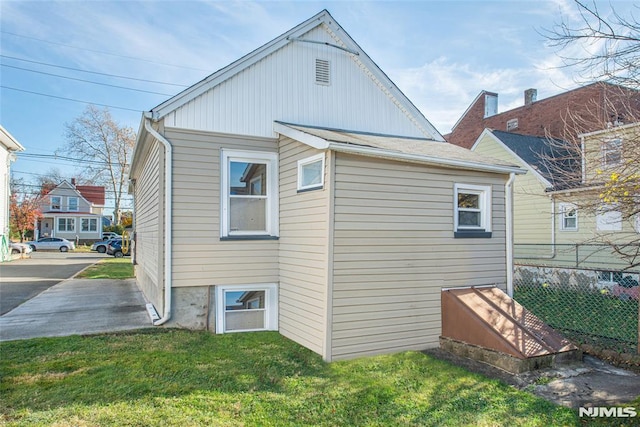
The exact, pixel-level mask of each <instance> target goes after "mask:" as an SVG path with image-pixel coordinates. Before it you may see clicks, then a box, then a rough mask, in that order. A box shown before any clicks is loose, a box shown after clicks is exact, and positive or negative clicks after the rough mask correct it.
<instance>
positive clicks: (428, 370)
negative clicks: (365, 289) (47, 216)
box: [0, 329, 579, 426]
mask: <svg viewBox="0 0 640 427" xmlns="http://www.w3.org/2000/svg"><path fill="white" fill-rule="evenodd" d="M0 354H1V355H2V357H1V361H0V378H1V379H0V396H1V398H0V414H1V415H0V424H2V425H7V426H14V425H15V426H23V425H24V426H40V425H42V426H45V425H46V426H50V425H55V426H123V425H127V426H307V425H315V426H464V425H469V426H563V425H579V419H578V417H577V415H576V413H575V412H574V411H572V410H570V409H567V408H563V407H559V406H555V405H553V404H551V403H548V402H546V401H544V400H542V399H539V398H536V397H534V396H533V395H531V394H528V393H525V392H520V391H517V390H516V389H514V388H511V387H509V386H507V385H505V384H503V383H500V382H497V381H495V380H490V379H487V378H485V377H482V376H479V375H476V374H471V373H469V372H467V371H465V370H463V369H461V368H458V367H456V366H453V365H450V364H448V363H447V362H443V361H440V360H437V359H434V358H432V357H430V356H427V355H424V354H422V353H419V352H405V353H399V354H394V355H388V356H378V357H368V358H361V359H357V360H352V361H342V362H334V363H330V364H327V363H324V362H323V361H322V360H321V358H320V357H319V356H318V355H316V354H314V353H312V352H311V351H309V350H307V349H305V348H303V347H300V346H299V345H297V344H295V343H293V342H292V341H290V340H288V339H286V338H283V337H282V336H280V335H279V334H278V333H275V332H258V333H243V334H226V335H214V334H211V333H208V332H193V331H185V330H171V329H154V330H146V331H140V332H136V333H127V334H110V335H100V336H92V337H79V336H75V337H66V338H41V339H32V340H25V341H15V342H4V343H0Z"/></svg>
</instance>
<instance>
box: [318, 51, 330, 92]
mask: <svg viewBox="0 0 640 427" xmlns="http://www.w3.org/2000/svg"><path fill="white" fill-rule="evenodd" d="M330 65H331V64H330V62H329V61H328V60H326V59H319V58H316V84H319V85H324V86H329V84H331V67H330Z"/></svg>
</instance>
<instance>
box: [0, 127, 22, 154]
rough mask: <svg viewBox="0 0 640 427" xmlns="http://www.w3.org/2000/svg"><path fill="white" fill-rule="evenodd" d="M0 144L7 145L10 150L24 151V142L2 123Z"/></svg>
mask: <svg viewBox="0 0 640 427" xmlns="http://www.w3.org/2000/svg"><path fill="white" fill-rule="evenodd" d="M0 144H2V145H4V146H5V147H7V150H8V151H24V147H23V146H22V144H20V143H19V142H18V140H17V139H15V138H14V137H13V135H11V134H10V133H9V131H7V130H6V129H5V128H4V127H3V126H2V125H0Z"/></svg>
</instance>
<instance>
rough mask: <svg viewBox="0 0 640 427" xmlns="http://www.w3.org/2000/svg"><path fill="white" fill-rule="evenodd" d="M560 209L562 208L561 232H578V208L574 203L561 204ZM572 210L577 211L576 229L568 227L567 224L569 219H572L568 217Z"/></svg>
mask: <svg viewBox="0 0 640 427" xmlns="http://www.w3.org/2000/svg"><path fill="white" fill-rule="evenodd" d="M559 208H560V230H561V231H578V228H579V213H578V207H577V206H576V205H574V204H573V203H560V206H559ZM571 210H573V211H575V219H576V225H575V227H567V226H566V222H565V220H566V219H567V218H570V217H568V216H567V212H568V211H571Z"/></svg>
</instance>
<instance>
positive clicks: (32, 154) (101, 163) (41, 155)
mask: <svg viewBox="0 0 640 427" xmlns="http://www.w3.org/2000/svg"><path fill="white" fill-rule="evenodd" d="M16 154H17V155H18V157H36V158H44V159H60V160H67V161H70V162H79V163H93V164H97V165H105V166H106V165H119V163H117V162H115V163H109V162H104V161H101V160H89V159H76V158H75V157H68V156H60V155H57V154H35V153H23V152H18V153H16ZM124 166H127V165H126V164H125V165H124Z"/></svg>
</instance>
